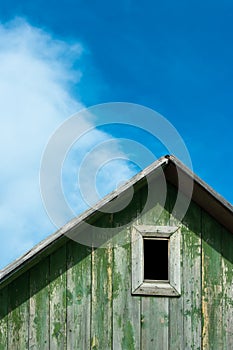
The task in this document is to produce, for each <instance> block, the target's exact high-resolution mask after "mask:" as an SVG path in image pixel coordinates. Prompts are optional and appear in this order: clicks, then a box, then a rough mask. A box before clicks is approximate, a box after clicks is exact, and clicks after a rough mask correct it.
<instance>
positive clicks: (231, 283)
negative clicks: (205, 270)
mask: <svg viewBox="0 0 233 350" xmlns="http://www.w3.org/2000/svg"><path fill="white" fill-rule="evenodd" d="M222 276H223V280H222V283H223V286H222V291H223V296H222V298H223V304H222V307H223V310H222V315H223V320H222V321H223V349H224V350H227V349H233V235H232V234H231V233H230V232H228V231H226V230H225V229H222Z"/></svg>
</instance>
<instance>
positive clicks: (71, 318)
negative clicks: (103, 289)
mask: <svg viewBox="0 0 233 350" xmlns="http://www.w3.org/2000/svg"><path fill="white" fill-rule="evenodd" d="M90 320H91V248H89V247H87V246H83V245H81V244H79V243H77V242H75V241H70V242H69V243H68V244H67V350H73V349H90V332H91V331H90Z"/></svg>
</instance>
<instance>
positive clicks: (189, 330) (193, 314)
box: [182, 203, 202, 350]
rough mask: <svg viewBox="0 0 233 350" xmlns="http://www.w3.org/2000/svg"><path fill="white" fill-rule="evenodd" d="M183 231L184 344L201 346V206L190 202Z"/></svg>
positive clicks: (192, 347)
mask: <svg viewBox="0 0 233 350" xmlns="http://www.w3.org/2000/svg"><path fill="white" fill-rule="evenodd" d="M182 235H183V277H182V278H183V316H184V319H183V327H184V340H183V348H184V349H187V350H189V349H192V350H200V349H201V295H202V293H201V285H202V283H201V210H200V208H199V207H198V206H197V205H195V204H194V203H191V205H190V207H189V210H188V212H187V214H186V216H185V218H184V224H183V225H182Z"/></svg>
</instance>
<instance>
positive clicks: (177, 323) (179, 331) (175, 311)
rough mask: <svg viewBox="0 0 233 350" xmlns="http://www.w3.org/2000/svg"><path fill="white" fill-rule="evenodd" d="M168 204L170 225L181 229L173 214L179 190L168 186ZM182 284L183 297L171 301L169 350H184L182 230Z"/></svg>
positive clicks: (181, 253) (181, 258)
mask: <svg viewBox="0 0 233 350" xmlns="http://www.w3.org/2000/svg"><path fill="white" fill-rule="evenodd" d="M167 196H168V204H169V212H170V220H169V223H170V225H171V226H178V227H181V222H180V221H179V220H178V219H177V218H176V217H175V216H173V215H172V214H171V213H172V211H173V207H174V205H175V202H176V196H177V189H176V188H175V187H173V186H171V185H169V184H168V192H167ZM180 245H181V247H180V249H181V251H180V260H181V261H180V264H181V269H180V283H181V295H180V296H179V297H177V298H170V299H169V350H184V346H183V344H184V342H183V340H184V328H183V322H184V315H183V294H184V288H183V262H182V260H183V233H182V230H181V242H180Z"/></svg>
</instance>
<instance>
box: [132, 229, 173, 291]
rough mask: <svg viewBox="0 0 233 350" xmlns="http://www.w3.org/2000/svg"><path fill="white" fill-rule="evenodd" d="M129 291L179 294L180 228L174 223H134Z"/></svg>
mask: <svg viewBox="0 0 233 350" xmlns="http://www.w3.org/2000/svg"><path fill="white" fill-rule="evenodd" d="M131 246H132V294H136V295H138V294H139V295H158V296H179V295H180V231H179V229H178V227H174V226H147V225H138V226H134V227H133V230H132V241H131Z"/></svg>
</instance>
